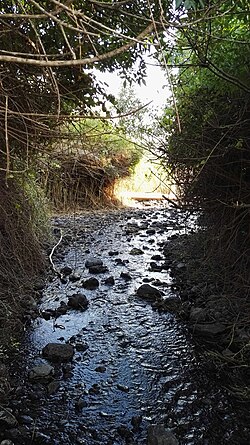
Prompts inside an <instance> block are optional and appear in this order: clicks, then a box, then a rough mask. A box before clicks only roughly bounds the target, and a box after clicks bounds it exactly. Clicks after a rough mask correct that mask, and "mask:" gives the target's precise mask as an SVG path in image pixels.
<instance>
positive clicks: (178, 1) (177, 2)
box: [175, 0, 183, 9]
mask: <svg viewBox="0 0 250 445" xmlns="http://www.w3.org/2000/svg"><path fill="white" fill-rule="evenodd" d="M182 4H183V0H175V7H176V9H178V8H179V7H180V6H181V5H182Z"/></svg>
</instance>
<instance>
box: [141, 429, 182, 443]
mask: <svg viewBox="0 0 250 445" xmlns="http://www.w3.org/2000/svg"><path fill="white" fill-rule="evenodd" d="M178 444H179V441H178V440H177V438H176V437H175V435H174V434H173V433H172V431H171V430H170V429H166V428H165V427H164V425H150V426H149V427H148V442H147V445H178Z"/></svg>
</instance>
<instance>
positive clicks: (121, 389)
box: [117, 383, 129, 392]
mask: <svg viewBox="0 0 250 445" xmlns="http://www.w3.org/2000/svg"><path fill="white" fill-rule="evenodd" d="M117 389H119V391H122V392H129V387H128V386H125V385H120V384H119V383H118V384H117Z"/></svg>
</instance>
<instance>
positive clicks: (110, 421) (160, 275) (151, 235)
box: [5, 206, 250, 445]
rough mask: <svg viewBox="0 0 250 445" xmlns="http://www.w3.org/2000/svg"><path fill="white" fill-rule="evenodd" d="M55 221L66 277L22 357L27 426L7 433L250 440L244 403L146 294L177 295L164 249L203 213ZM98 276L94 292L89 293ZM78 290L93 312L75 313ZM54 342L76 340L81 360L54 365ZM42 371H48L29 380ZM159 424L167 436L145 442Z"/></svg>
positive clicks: (22, 437)
mask: <svg viewBox="0 0 250 445" xmlns="http://www.w3.org/2000/svg"><path fill="white" fill-rule="evenodd" d="M53 226H54V233H55V237H56V242H57V241H59V238H60V234H61V233H62V242H61V243H60V244H59V245H58V247H57V248H56V249H55V252H54V255H53V262H54V265H55V268H56V269H57V270H58V271H61V273H62V275H61V278H60V277H59V276H58V275H57V274H55V273H54V272H51V274H50V276H49V277H48V280H47V283H46V286H45V287H44V289H43V290H41V291H40V292H41V301H40V303H39V311H40V316H39V317H38V318H37V319H36V320H34V321H33V322H32V324H31V326H30V327H28V329H27V332H26V335H25V338H24V340H23V342H22V344H21V347H20V349H19V351H18V352H16V355H15V364H14V365H13V369H12V378H13V380H14V381H16V389H15V394H14V396H13V400H12V410H13V413H14V414H15V416H16V418H17V419H18V424H19V427H18V428H17V427H15V428H12V430H13V431H12V430H11V429H10V430H9V431H6V435H5V438H6V439H11V440H12V442H13V443H14V444H15V445H17V444H18V445H21V444H25V445H26V444H27V445H28V444H50V445H76V444H86V445H96V444H99V445H101V444H102V445H123V444H131V445H132V444H133V445H145V444H147V443H149V444H150V445H157V444H158V445H171V444H172V445H175V444H178V443H179V444H180V445H181V444H182V445H184V444H185V445H191V444H192V445H196V444H197V445H198V444H202V445H206V444H209V445H213V444H214V445H218V444H224V443H225V444H235V445H236V444H237V445H239V444H249V443H250V435H249V429H248V425H245V424H244V420H243V418H244V416H241V412H240V408H239V406H238V405H237V404H236V403H234V402H232V400H230V397H229V395H228V393H227V391H226V390H225V389H223V385H222V383H221V382H219V380H218V379H217V378H216V376H215V375H214V373H213V372H212V371H211V370H210V369H209V367H208V366H207V364H206V363H205V362H204V361H203V360H202V359H200V358H199V355H198V354H197V351H196V346H195V344H194V342H193V340H192V335H191V333H190V332H189V330H188V329H187V326H186V325H185V323H184V322H183V321H181V320H180V319H179V318H178V317H177V316H176V315H175V314H174V313H172V312H168V311H160V310H158V308H157V307H155V306H154V304H151V302H150V301H147V300H145V299H143V298H141V297H140V296H139V295H137V289H138V288H139V287H140V286H141V285H142V284H145V283H150V285H152V286H155V287H157V289H159V290H160V291H161V293H162V294H164V298H172V297H176V298H177V297H178V296H176V294H175V291H174V287H173V286H172V278H171V274H170V266H169V264H168V262H167V261H166V258H165V257H164V254H163V247H164V246H165V245H166V243H167V242H168V241H169V240H170V239H171V237H176V236H178V235H179V234H183V233H188V231H190V230H195V218H194V217H191V216H188V215H186V214H184V213H181V212H179V211H178V210H170V209H169V208H167V207H161V208H157V207H153V206H152V207H150V208H141V209H126V210H121V211H113V212H97V213H96V214H94V213H86V214H83V215H75V216H57V217H55V218H54V220H53ZM100 260H101V261H102V263H101V261H100ZM86 261H90V262H91V261H92V262H93V261H94V263H98V261H99V263H100V264H102V266H103V268H102V271H101V269H100V270H99V273H94V274H93V273H90V271H89V268H87V267H86ZM180 267H182V265H180ZM67 268H68V269H67ZM95 272H96V271H95ZM90 277H92V278H95V279H96V280H98V284H97V282H96V286H95V288H94V289H86V288H84V287H83V282H85V281H86V280H87V279H89V278H90ZM79 292H80V293H81V294H84V295H85V296H86V297H87V300H88V305H87V307H86V308H84V310H79V308H77V307H75V308H74V307H68V306H67V302H68V298H69V297H70V296H72V295H75V294H77V293H79ZM48 343H60V344H68V345H69V344H70V345H72V346H73V348H74V355H73V358H72V360H69V361H67V362H61V361H57V362H54V361H52V362H51V360H49V359H47V358H45V357H44V356H43V355H42V353H41V351H42V349H43V348H44V347H45V346H46V345H47V344H48ZM43 365H46V366H47V368H46V367H45V368H41V367H42V366H43ZM48 365H49V366H50V368H48ZM39 367H40V369H43V370H44V369H45V370H46V372H47V373H48V374H49V375H48V376H45V377H46V378H45V377H44V379H43V378H41V379H37V380H35V378H33V379H31V377H30V375H31V374H30V373H31V371H32V369H33V370H34V368H35V369H36V370H37V369H39ZM32 372H34V371H32ZM152 425H157V426H159V425H161V426H164V427H165V428H166V431H167V432H166V435H164V437H158V438H154V437H151V438H150V437H149V438H148V434H149V430H150V426H152ZM11 431H12V432H11Z"/></svg>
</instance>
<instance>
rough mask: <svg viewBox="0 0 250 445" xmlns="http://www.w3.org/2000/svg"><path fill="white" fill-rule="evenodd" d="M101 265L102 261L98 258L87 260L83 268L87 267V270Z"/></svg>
mask: <svg viewBox="0 0 250 445" xmlns="http://www.w3.org/2000/svg"><path fill="white" fill-rule="evenodd" d="M102 265H103V261H102V260H101V259H100V258H94V257H93V258H89V259H88V260H87V261H86V262H85V266H86V267H87V269H89V268H90V267H94V266H102Z"/></svg>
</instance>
